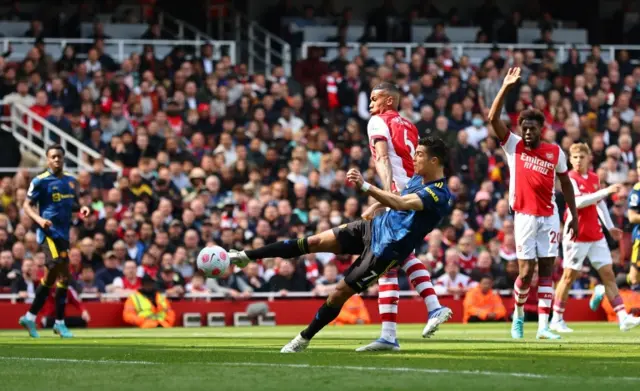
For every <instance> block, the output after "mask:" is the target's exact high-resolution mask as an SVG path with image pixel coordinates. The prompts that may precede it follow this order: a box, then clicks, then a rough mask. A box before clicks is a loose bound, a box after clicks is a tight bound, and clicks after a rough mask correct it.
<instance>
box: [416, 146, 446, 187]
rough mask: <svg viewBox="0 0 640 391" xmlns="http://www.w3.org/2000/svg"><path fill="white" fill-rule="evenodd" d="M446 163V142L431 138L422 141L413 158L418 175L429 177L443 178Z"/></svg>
mask: <svg viewBox="0 0 640 391" xmlns="http://www.w3.org/2000/svg"><path fill="white" fill-rule="evenodd" d="M446 161H447V146H446V145H445V143H444V141H442V140H441V139H439V138H437V137H431V136H429V137H423V138H421V139H420V141H419V142H418V148H416V154H415V155H414V157H413V165H414V169H415V171H416V174H418V175H422V176H429V177H435V176H441V175H442V170H443V168H444V164H445V162H446ZM433 179H435V178H433Z"/></svg>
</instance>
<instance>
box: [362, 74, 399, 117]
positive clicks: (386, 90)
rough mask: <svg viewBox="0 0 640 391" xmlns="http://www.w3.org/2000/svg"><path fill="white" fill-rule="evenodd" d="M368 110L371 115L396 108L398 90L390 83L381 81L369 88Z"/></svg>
mask: <svg viewBox="0 0 640 391" xmlns="http://www.w3.org/2000/svg"><path fill="white" fill-rule="evenodd" d="M370 98H371V103H369V112H371V114H372V115H376V114H382V113H384V112H385V111H387V110H397V109H398V103H399V102H400V90H398V87H396V86H395V85H393V84H391V83H387V82H383V83H380V84H378V85H377V86H375V87H373V90H371V97H370Z"/></svg>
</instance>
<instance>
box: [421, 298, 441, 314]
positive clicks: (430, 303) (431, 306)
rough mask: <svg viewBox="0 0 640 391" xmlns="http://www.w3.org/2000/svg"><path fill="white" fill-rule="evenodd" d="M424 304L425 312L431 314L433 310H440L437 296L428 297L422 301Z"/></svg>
mask: <svg viewBox="0 0 640 391" xmlns="http://www.w3.org/2000/svg"><path fill="white" fill-rule="evenodd" d="M424 303H425V304H426V305H427V312H431V311H433V310H437V309H438V308H441V307H442V306H441V305H440V301H439V300H438V296H436V295H430V296H427V297H426V298H425V299H424Z"/></svg>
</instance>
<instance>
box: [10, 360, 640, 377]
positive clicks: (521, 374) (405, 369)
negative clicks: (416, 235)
mask: <svg viewBox="0 0 640 391" xmlns="http://www.w3.org/2000/svg"><path fill="white" fill-rule="evenodd" d="M0 360H3V361H45V362H66V363H83V364H111V365H162V364H165V365H172V364H173V363H162V362H155V361H127V360H83V359H73V358H51V357H0ZM180 364H186V365H191V364H202V363H201V362H200V363H180ZM215 364H216V365H221V366H230V367H268V368H305V369H334V370H350V371H373V372H407V373H411V372H414V373H430V374H436V375H437V374H441V375H473V376H478V375H481V376H498V377H499V376H504V377H517V378H523V379H584V377H583V376H563V375H560V376H556V375H545V374H540V373H526V372H495V371H481V370H464V369H463V370H452V369H436V368H412V367H361V366H349V365H347V366H339V365H312V364H286V363H281V364H274V363H259V362H216V363H215ZM590 379H591V380H596V381H597V380H625V381H632V382H637V381H640V377H630V376H609V377H592V378H590Z"/></svg>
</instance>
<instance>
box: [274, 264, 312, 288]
mask: <svg viewBox="0 0 640 391" xmlns="http://www.w3.org/2000/svg"><path fill="white" fill-rule="evenodd" d="M269 287H270V290H271V291H272V292H280V294H282V295H286V294H287V293H288V292H306V291H310V290H311V283H310V282H309V281H307V279H306V278H305V277H304V275H301V274H300V273H296V267H295V265H294V263H293V261H291V260H288V259H281V260H280V262H279V263H278V272H277V274H276V275H274V276H273V277H271V279H270V280H269Z"/></svg>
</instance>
